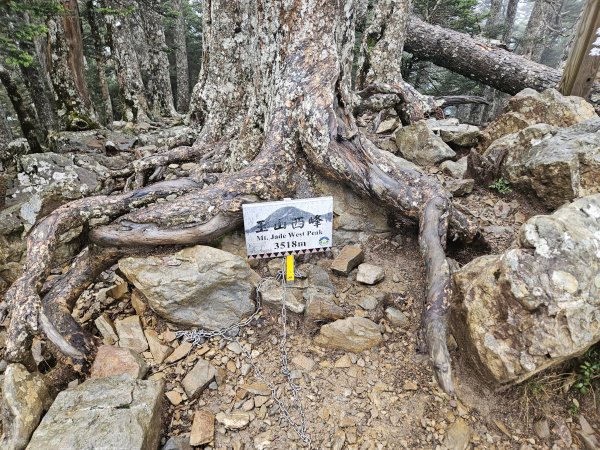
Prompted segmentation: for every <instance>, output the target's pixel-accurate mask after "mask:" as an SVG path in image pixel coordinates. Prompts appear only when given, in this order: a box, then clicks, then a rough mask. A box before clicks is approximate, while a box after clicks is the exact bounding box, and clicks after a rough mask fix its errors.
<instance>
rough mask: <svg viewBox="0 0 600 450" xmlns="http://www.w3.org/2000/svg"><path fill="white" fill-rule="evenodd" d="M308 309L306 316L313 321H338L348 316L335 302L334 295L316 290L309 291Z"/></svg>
mask: <svg viewBox="0 0 600 450" xmlns="http://www.w3.org/2000/svg"><path fill="white" fill-rule="evenodd" d="M304 293H305V295H306V294H307V293H308V294H307V295H306V297H305V298H306V309H305V311H304V315H305V316H306V317H307V318H308V319H311V320H337V319H341V318H343V317H344V316H345V315H346V314H345V311H344V309H343V308H341V307H339V306H338V305H336V304H335V302H334V301H333V294H330V293H326V292H320V291H318V290H316V289H307V290H306V291H305V292H304Z"/></svg>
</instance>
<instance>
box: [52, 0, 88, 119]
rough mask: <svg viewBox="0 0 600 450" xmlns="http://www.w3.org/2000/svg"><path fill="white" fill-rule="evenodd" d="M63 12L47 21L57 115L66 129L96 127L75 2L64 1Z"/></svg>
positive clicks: (70, 0) (71, 0)
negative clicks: (85, 71) (86, 77)
mask: <svg viewBox="0 0 600 450" xmlns="http://www.w3.org/2000/svg"><path fill="white" fill-rule="evenodd" d="M63 6H64V8H65V12H64V13H63V14H61V15H60V16H57V17H51V18H50V19H49V20H48V22H47V26H48V52H49V58H48V59H49V62H50V67H49V70H50V78H51V79H52V85H53V86H54V93H55V99H56V104H57V106H58V115H59V118H60V120H61V121H62V122H63V126H64V127H65V128H66V129H69V130H85V129H90V128H95V127H96V126H97V123H96V116H95V113H94V108H93V105H92V101H91V99H90V95H89V92H88V88H87V83H86V81H85V75H84V69H85V68H84V59H83V41H82V36H81V23H80V21H79V7H78V5H77V0H66V1H64V2H63Z"/></svg>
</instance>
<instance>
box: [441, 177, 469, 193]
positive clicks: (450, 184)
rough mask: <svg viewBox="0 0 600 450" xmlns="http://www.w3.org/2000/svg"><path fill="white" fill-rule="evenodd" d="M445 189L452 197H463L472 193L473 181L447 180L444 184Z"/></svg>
mask: <svg viewBox="0 0 600 450" xmlns="http://www.w3.org/2000/svg"><path fill="white" fill-rule="evenodd" d="M444 184H445V186H446V189H448V191H450V192H451V193H452V195H453V196H454V197H463V196H465V195H469V194H470V193H471V192H473V188H474V187H475V180H473V179H472V178H467V179H464V180H449V181H446V183H444Z"/></svg>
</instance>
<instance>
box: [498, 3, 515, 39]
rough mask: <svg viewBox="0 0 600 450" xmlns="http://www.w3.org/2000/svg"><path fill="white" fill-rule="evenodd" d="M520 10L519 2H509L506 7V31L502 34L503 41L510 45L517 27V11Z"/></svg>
mask: <svg viewBox="0 0 600 450" xmlns="http://www.w3.org/2000/svg"><path fill="white" fill-rule="evenodd" d="M518 8H519V0H508V4H507V5H506V19H505V20H504V31H503V32H502V41H503V42H506V43H508V41H509V40H510V38H511V37H512V33H513V29H514V27H515V19H516V18H517V9H518Z"/></svg>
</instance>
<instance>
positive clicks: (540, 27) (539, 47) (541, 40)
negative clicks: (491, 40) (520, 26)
mask: <svg viewBox="0 0 600 450" xmlns="http://www.w3.org/2000/svg"><path fill="white" fill-rule="evenodd" d="M557 9H558V1H557V0H535V3H534V4H533V8H532V10H531V15H530V16H529V21H528V22H527V27H526V28H525V33H523V40H522V42H521V45H519V47H518V49H517V51H518V53H519V54H521V55H523V56H525V57H526V58H528V59H530V60H532V61H537V62H540V61H541V59H542V54H543V53H544V49H545V44H546V42H547V39H548V38H549V34H550V28H549V24H550V23H552V22H553V18H554V16H555V15H556V14H557Z"/></svg>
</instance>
